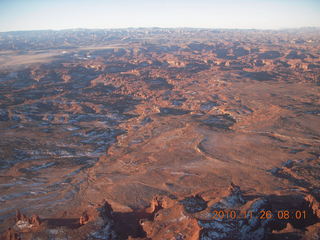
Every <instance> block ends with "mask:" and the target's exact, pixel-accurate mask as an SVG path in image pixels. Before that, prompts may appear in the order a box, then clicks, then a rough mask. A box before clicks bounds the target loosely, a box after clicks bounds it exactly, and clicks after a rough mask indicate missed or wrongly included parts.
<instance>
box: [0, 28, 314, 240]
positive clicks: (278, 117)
mask: <svg viewBox="0 0 320 240" xmlns="http://www.w3.org/2000/svg"><path fill="white" fill-rule="evenodd" d="M319 87H320V29H319V28H301V29H287V30H236V29H234V30H231V29H206V28H202V29H197V28H128V29H109V30H98V29H96V30H89V29H75V30H61V31H50V30H48V31H46V30H44V31H21V32H19V31H17V32H2V33H0V136H1V137H0V234H1V237H2V238H3V239H5V240H18V239H21V240H25V239H26V240H29V239H30V240H31V239H38V240H40V239H41V240H42V239H44V240H47V239H60V240H67V239H75V240H82V239H83V240H84V239H89V240H98V239H105V240H117V239H119V240H125V239H131V240H133V239H136V240H139V239H140V240H183V239H185V240H198V239H199V240H211V239H212V240H237V239H240V240H265V239H271V240H283V239H290V240H291V239H293V240H298V239H301V240H317V239H320V88H319Z"/></svg>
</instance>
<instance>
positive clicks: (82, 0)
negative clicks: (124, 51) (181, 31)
mask: <svg viewBox="0 0 320 240" xmlns="http://www.w3.org/2000/svg"><path fill="white" fill-rule="evenodd" d="M126 27H164V28H167V27H200V28H242V29H247V28H249V29H252V28H255V29H283V28H299V27H320V0H233V1H231V0H219V1H218V0H156V1H155V0H131V1H130V0H0V32H4V31H16V30H41V29H55V30H59V29H70V28H126Z"/></svg>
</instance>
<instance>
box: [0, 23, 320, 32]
mask: <svg viewBox="0 0 320 240" xmlns="http://www.w3.org/2000/svg"><path fill="white" fill-rule="evenodd" d="M312 28H314V29H320V25H319V26H303V27H285V28H241V27H238V28H234V27H157V26H153V27H108V28H103V27H101V28H100V27H97V28H91V27H89V28H86V27H85V28H79V27H75V28H59V29H58V28H57V29H55V28H51V29H50V28H48V29H25V30H8V31H0V33H10V32H32V31H39V32H40V31H56V32H58V31H71V30H78V31H79V30H125V29H133V30H134V29H194V30H195V29H200V30H258V31H283V30H299V29H312Z"/></svg>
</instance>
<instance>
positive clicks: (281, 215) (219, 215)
mask: <svg viewBox="0 0 320 240" xmlns="http://www.w3.org/2000/svg"><path fill="white" fill-rule="evenodd" d="M211 216H212V218H213V219H217V220H218V219H219V220H223V219H245V218H248V219H251V218H257V219H278V220H288V219H295V220H300V219H302V220H304V219H307V212H306V211H305V210H291V211H290V210H277V211H271V210H260V211H258V212H253V211H239V210H226V209H219V210H213V211H212V212H211Z"/></svg>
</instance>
